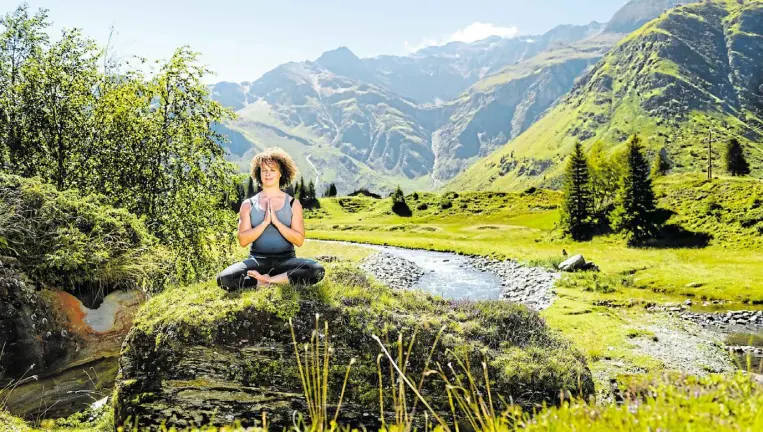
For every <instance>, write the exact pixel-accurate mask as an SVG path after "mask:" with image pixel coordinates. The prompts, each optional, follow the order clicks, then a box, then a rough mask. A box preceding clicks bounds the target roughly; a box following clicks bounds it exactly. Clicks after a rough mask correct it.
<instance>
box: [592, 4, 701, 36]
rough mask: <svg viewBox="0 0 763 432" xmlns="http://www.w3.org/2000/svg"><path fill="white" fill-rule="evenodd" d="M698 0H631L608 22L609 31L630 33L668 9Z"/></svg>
mask: <svg viewBox="0 0 763 432" xmlns="http://www.w3.org/2000/svg"><path fill="white" fill-rule="evenodd" d="M696 1H697V0H631V1H629V2H628V3H627V4H626V5H625V6H623V7H622V8H621V9H620V10H619V11H617V13H615V15H614V16H612V19H611V20H609V22H608V23H607V31H610V32H616V33H630V32H632V31H635V30H638V29H639V28H640V27H641V26H643V25H644V24H646V23H647V22H649V21H651V20H652V19H653V18H654V17H656V16H659V15H660V14H662V13H663V12H665V11H666V10H668V9H671V8H674V7H676V6H679V5H683V4H687V3H694V2H696Z"/></svg>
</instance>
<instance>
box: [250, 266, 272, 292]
mask: <svg viewBox="0 0 763 432" xmlns="http://www.w3.org/2000/svg"><path fill="white" fill-rule="evenodd" d="M246 274H247V275H248V276H249V277H253V278H255V279H257V288H260V287H266V286H268V285H270V276H268V275H263V274H261V273H260V272H258V271H256V270H249V271H248V272H246Z"/></svg>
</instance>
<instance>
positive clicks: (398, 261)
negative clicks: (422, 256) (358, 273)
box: [360, 252, 425, 289]
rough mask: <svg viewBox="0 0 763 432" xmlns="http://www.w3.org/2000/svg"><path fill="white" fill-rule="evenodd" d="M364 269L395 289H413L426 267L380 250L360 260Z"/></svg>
mask: <svg viewBox="0 0 763 432" xmlns="http://www.w3.org/2000/svg"><path fill="white" fill-rule="evenodd" d="M360 268H362V269H363V271H365V272H368V273H370V274H372V275H373V276H374V277H375V278H376V280H378V281H379V282H381V283H383V284H385V285H387V286H388V287H390V288H395V289H411V288H412V287H413V286H414V285H415V284H416V282H418V280H419V279H420V278H421V277H422V276H424V274H425V272H424V269H422V268H421V267H419V266H418V265H416V263H414V262H413V261H409V260H407V259H405V258H402V257H399V256H397V255H392V254H390V253H386V252H379V253H376V254H373V255H370V256H369V257H367V258H365V259H364V260H363V261H361V262H360Z"/></svg>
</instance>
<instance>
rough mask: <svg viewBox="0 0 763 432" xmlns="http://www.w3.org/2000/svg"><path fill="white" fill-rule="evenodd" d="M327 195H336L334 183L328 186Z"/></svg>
mask: <svg viewBox="0 0 763 432" xmlns="http://www.w3.org/2000/svg"><path fill="white" fill-rule="evenodd" d="M329 196H332V197H335V196H337V191H336V185H335V184H334V183H331V186H329Z"/></svg>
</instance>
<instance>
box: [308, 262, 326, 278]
mask: <svg viewBox="0 0 763 432" xmlns="http://www.w3.org/2000/svg"><path fill="white" fill-rule="evenodd" d="M325 275H326V270H325V269H324V268H323V266H322V265H320V264H318V263H317V262H314V263H313V264H312V265H311V266H310V279H312V280H314V281H315V282H313V283H318V282H320V281H322V280H323V276H325Z"/></svg>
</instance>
